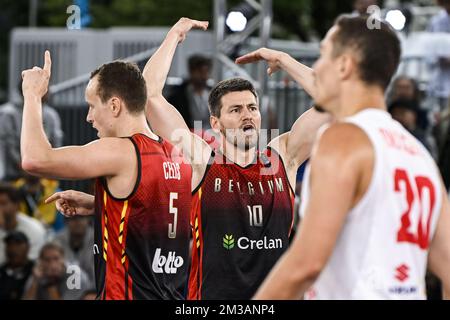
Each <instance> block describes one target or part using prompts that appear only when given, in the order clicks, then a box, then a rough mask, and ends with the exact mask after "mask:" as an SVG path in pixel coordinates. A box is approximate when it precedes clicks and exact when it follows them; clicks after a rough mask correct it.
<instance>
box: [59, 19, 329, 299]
mask: <svg viewBox="0 0 450 320" xmlns="http://www.w3.org/2000/svg"><path fill="white" fill-rule="evenodd" d="M199 24H202V25H203V26H204V27H205V28H206V26H207V23H206V22H199V21H196V20H191V19H187V18H182V19H180V20H179V21H178V22H177V24H175V25H174V26H173V27H172V29H171V30H170V31H169V33H168V35H167V37H166V38H165V40H164V42H163V43H162V44H161V46H160V48H159V49H158V51H156V53H155V54H154V55H153V56H152V57H151V59H150V60H149V61H148V63H147V65H146V66H145V69H144V72H143V74H144V77H145V79H146V82H147V89H148V106H147V112H148V114H147V118H148V119H149V122H150V124H151V126H152V129H153V130H154V131H155V132H156V133H158V134H159V135H161V136H162V137H163V138H164V139H167V140H169V141H171V142H172V143H174V144H176V145H178V146H180V148H181V149H183V152H184V155H185V157H186V160H187V161H188V162H189V163H190V164H191V166H192V170H193V176H192V190H193V194H194V199H193V204H192V213H191V226H192V228H193V235H194V242H193V252H192V263H191V271H190V280H189V295H188V298H189V299H250V298H251V297H252V295H253V294H254V293H255V291H256V289H257V288H258V286H259V285H260V284H261V282H262V280H263V279H264V278H265V276H266V275H267V274H268V272H269V271H270V269H271V268H272V266H273V265H274V264H275V262H276V261H277V259H278V258H279V257H280V256H281V255H282V253H283V252H284V251H285V250H286V249H287V247H288V240H289V235H290V232H291V230H292V224H293V197H294V192H293V191H292V189H293V187H294V186H295V176H296V172H297V168H298V167H299V165H300V164H301V163H302V162H303V161H304V160H305V159H306V158H307V157H308V156H309V153H310V148H311V145H312V141H313V139H314V137H315V134H316V132H317V130H318V128H319V127H320V126H321V125H322V124H324V123H325V122H327V121H329V116H327V115H324V114H320V113H318V112H317V111H315V110H309V111H307V112H306V113H305V114H304V115H302V116H301V117H300V118H299V119H297V121H296V122H295V124H294V125H293V127H292V129H291V131H290V132H288V133H286V134H284V135H281V136H279V137H278V138H275V139H274V140H273V141H271V142H270V144H269V146H268V147H266V146H264V148H263V150H259V149H258V146H257V142H258V138H259V130H260V126H261V115H260V111H259V106H258V99H257V95H256V92H255V89H254V87H253V85H252V84H251V83H250V82H249V81H246V80H243V79H230V80H225V81H222V82H220V83H219V84H217V85H216V86H215V87H214V89H213V90H212V92H211V94H210V97H209V104H210V112H211V126H212V128H213V129H215V131H216V132H217V133H219V134H220V137H221V143H222V147H221V148H220V149H219V150H215V151H213V150H212V149H211V147H210V146H209V145H208V144H207V143H206V142H204V140H202V139H201V138H200V137H198V136H197V135H195V134H193V133H191V132H190V131H189V129H188V126H187V125H186V123H185V121H184V120H183V118H182V117H181V115H180V114H179V113H178V111H177V110H176V109H175V108H174V107H173V106H172V105H170V104H169V103H168V102H167V101H166V99H165V98H164V97H163V96H162V89H163V87H164V83H165V80H166V78H167V74H168V71H169V68H170V65H171V62H172V59H173V56H174V53H175V50H176V47H177V45H178V43H180V42H182V41H183V40H184V39H185V37H186V34H187V32H188V31H189V30H190V29H191V28H192V27H193V26H196V25H199ZM282 62H283V63H282V64H280V68H282V69H284V70H286V71H287V72H288V73H289V74H291V75H292V76H293V77H294V79H296V80H297V81H298V82H299V83H300V84H302V85H303V86H304V88H305V89H306V90H309V89H311V88H312V87H313V83H312V81H313V75H312V70H311V69H309V68H306V67H303V69H301V67H302V65H300V64H299V63H298V62H297V61H295V60H294V59H292V58H291V57H289V56H287V55H283V58H282ZM299 68H300V69H301V71H300V72H299V70H298V69H299ZM277 70H278V69H275V68H274V69H273V70H272V69H270V70H269V72H270V73H271V72H275V71H277ZM54 199H58V201H57V203H56V205H57V207H58V209H61V210H62V212H63V213H65V214H68V215H70V214H72V213H73V212H74V211H76V210H78V211H83V210H89V206H90V205H89V196H87V195H85V194H82V193H80V192H76V191H65V192H63V193H60V194H58V195H55V197H53V198H52V199H51V200H54Z"/></svg>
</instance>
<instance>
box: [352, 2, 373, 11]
mask: <svg viewBox="0 0 450 320" xmlns="http://www.w3.org/2000/svg"><path fill="white" fill-rule="evenodd" d="M372 5H378V1H377V0H355V2H353V10H355V11H356V12H358V13H359V14H367V8H369V7H370V6H372Z"/></svg>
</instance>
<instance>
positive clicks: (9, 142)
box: [0, 86, 63, 181]
mask: <svg viewBox="0 0 450 320" xmlns="http://www.w3.org/2000/svg"><path fill="white" fill-rule="evenodd" d="M20 89H21V86H20ZM20 92H22V91H20ZM43 101H46V97H44V98H43ZM22 104H23V101H17V102H12V101H11V102H8V103H6V104H4V105H2V106H0V180H6V181H12V180H16V179H19V178H20V174H21V163H20V130H21V127H22ZM42 116H43V120H44V130H45V132H46V134H47V137H48V138H49V141H50V143H51V145H52V146H53V147H60V146H61V145H62V138H63V133H62V130H61V120H60V118H59V115H58V113H57V112H56V110H55V109H53V108H51V107H50V106H49V105H47V104H44V107H43V110H42Z"/></svg>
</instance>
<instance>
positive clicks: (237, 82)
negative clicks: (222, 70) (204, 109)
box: [208, 78, 258, 117]
mask: <svg viewBox="0 0 450 320" xmlns="http://www.w3.org/2000/svg"><path fill="white" fill-rule="evenodd" d="M238 91H250V92H251V93H252V94H253V95H254V96H255V98H256V99H258V95H257V94H256V90H255V87H254V86H253V85H252V83H251V82H250V81H248V80H245V79H242V78H232V79H228V80H222V81H220V82H219V83H218V84H216V85H215V86H214V88H213V89H212V90H211V93H210V94H209V98H208V104H209V111H210V113H211V115H213V116H215V117H220V109H221V108H222V101H221V100H222V97H223V96H224V95H226V94H227V93H230V92H238Z"/></svg>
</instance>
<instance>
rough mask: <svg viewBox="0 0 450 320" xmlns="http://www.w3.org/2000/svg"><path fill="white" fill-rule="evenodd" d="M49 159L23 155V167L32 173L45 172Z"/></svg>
mask: <svg viewBox="0 0 450 320" xmlns="http://www.w3.org/2000/svg"><path fill="white" fill-rule="evenodd" d="M47 163H48V161H45V160H44V159H40V158H33V157H29V156H23V157H22V163H21V164H22V169H23V170H24V171H26V172H27V173H29V174H32V175H40V174H42V173H43V172H45V170H46V167H47Z"/></svg>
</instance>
